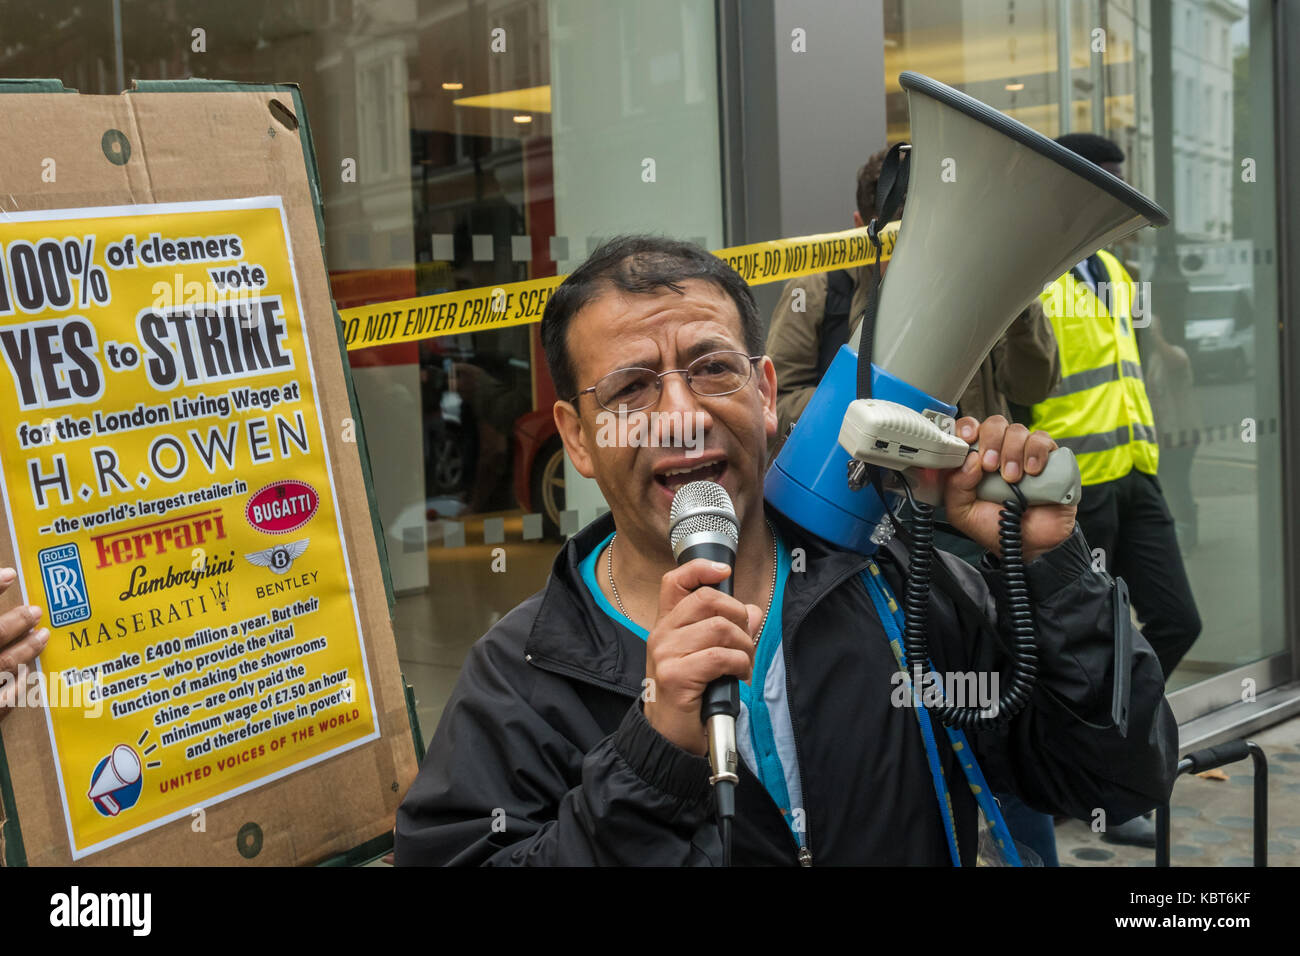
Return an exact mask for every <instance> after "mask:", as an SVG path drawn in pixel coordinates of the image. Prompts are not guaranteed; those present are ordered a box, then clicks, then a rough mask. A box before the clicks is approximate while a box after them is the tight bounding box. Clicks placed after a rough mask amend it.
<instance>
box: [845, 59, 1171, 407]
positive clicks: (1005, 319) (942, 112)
mask: <svg viewBox="0 0 1300 956" xmlns="http://www.w3.org/2000/svg"><path fill="white" fill-rule="evenodd" d="M898 82H899V84H900V85H901V86H902V87H903V89H905V90H907V92H908V98H907V100H908V111H909V113H910V116H911V122H912V152H911V166H912V168H911V175H910V181H909V183H908V193H907V216H906V221H905V223H904V225H903V227H902V228H901V229H900V230H899V233H898V242H897V244H896V245H895V247H894V251H893V256H892V258H891V259H890V262H889V270H888V272H887V274H886V276H885V278H884V281H883V283H882V285H881V289H880V307H879V310H878V315H877V320H876V339H875V347H874V349H873V352H874V354H873V356H872V361H874V362H875V363H876V364H877V365H879V366H880V367H881V368H884V369H888V370H889V372H890V374H891V375H894V376H896V377H898V378H901V379H902V380H903V381H905V382H907V383H909V384H910V385H913V386H915V387H916V388H918V389H920V390H921V391H923V392H925V393H927V394H929V395H932V396H934V397H935V398H937V399H940V400H941V401H944V402H947V403H950V404H951V403H954V402H956V401H957V399H958V398H959V397H960V396H961V393H962V392H963V391H965V389H966V386H967V385H968V384H969V383H970V380H971V378H973V377H974V375H975V372H976V371H977V370H978V369H979V366H980V363H981V362H983V361H984V356H986V355H987V354H988V352H989V350H990V349H991V348H992V347H993V346H994V344H995V343H996V342H997V340H998V339H999V338H1001V337H1002V335H1003V334H1004V333H1005V332H1006V330H1007V327H1008V326H1010V324H1011V322H1012V320H1013V319H1014V318H1015V317H1016V315H1017V314H1019V312H1020V311H1021V310H1022V309H1024V307H1025V306H1026V305H1028V304H1029V302H1030V301H1031V300H1032V299H1033V298H1034V297H1035V296H1037V295H1038V294H1039V293H1040V292H1042V291H1043V287H1044V286H1045V285H1046V284H1047V283H1049V282H1052V281H1053V280H1055V279H1057V278H1059V277H1060V276H1061V275H1063V274H1064V273H1065V272H1067V271H1068V270H1069V268H1070V266H1072V265H1074V264H1075V263H1076V262H1078V261H1079V260H1080V259H1083V258H1085V257H1087V256H1088V255H1089V254H1091V253H1093V252H1095V251H1096V250H1097V249H1099V248H1101V247H1102V246H1106V245H1109V244H1110V243H1112V242H1115V241H1116V240H1118V239H1121V238H1123V237H1124V236H1127V235H1129V234H1130V233H1133V232H1136V231H1137V230H1138V229H1141V228H1142V227H1143V226H1146V225H1152V226H1163V225H1165V224H1166V223H1168V222H1169V216H1168V215H1167V214H1166V213H1165V211H1164V210H1163V209H1161V208H1160V207H1159V206H1157V205H1156V204H1155V203H1153V202H1152V201H1151V200H1149V199H1147V198H1146V197H1145V196H1143V195H1142V194H1141V193H1140V192H1138V191H1137V190H1136V189H1134V188H1133V187H1131V186H1129V185H1128V184H1127V183H1125V182H1124V181H1123V180H1121V179H1118V178H1116V177H1115V176H1112V175H1111V174H1110V173H1108V172H1106V171H1105V170H1104V169H1101V168H1100V167H1099V166H1096V165H1094V164H1093V163H1090V162H1088V160H1086V159H1084V158H1083V157H1082V156H1079V155H1078V154H1077V153H1074V152H1071V151H1070V150H1068V149H1066V148H1065V147H1064V146H1061V145H1060V144H1059V143H1055V142H1053V141H1052V140H1050V139H1048V138H1047V137H1046V136H1043V135H1042V134H1041V133H1037V132H1035V131H1034V130H1032V129H1030V128H1029V127H1028V126H1025V125H1024V124H1023V123H1020V122H1017V121H1016V120H1013V119H1012V118H1011V117H1009V116H1006V115H1004V114H1002V113H999V112H998V111H997V110H995V109H992V108H991V107H989V106H987V105H985V104H984V103H981V102H980V101H979V100H976V99H973V98H971V97H969V96H967V95H966V94H965V93H960V92H958V91H957V90H954V89H953V88H952V87H949V86H945V85H944V84H942V83H940V82H938V81H936V80H932V79H930V78H929V77H928V76H922V75H921V74H919V73H912V72H910V71H909V72H904V73H902V74H900V75H899V78H898ZM922 293H923V294H922ZM850 345H851V346H852V347H853V348H854V350H855V351H856V349H857V340H856V338H855V339H854V340H853V341H852V342H851V343H850Z"/></svg>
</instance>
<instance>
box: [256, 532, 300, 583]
mask: <svg viewBox="0 0 1300 956" xmlns="http://www.w3.org/2000/svg"><path fill="white" fill-rule="evenodd" d="M310 540H311V539H310V538H303V539H302V540H300V541H290V542H289V543H288V544H277V545H276V546H275V547H273V548H267V549H266V550H265V551H253V552H251V553H249V554H246V555H244V560H246V561H247V562H248V563H249V564H255V565H257V566H258V567H259V568H270V569H271V570H272V571H274V572H275V573H276V574H284V572H286V571H288V570H289V569H290V568H291V567H293V562H294V561H296V560H297V559H298V558H300V557H301V556H302V553H303V552H304V551H306V550H307V543H308V542H309V541H310Z"/></svg>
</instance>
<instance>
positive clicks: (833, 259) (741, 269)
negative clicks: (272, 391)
mask: <svg viewBox="0 0 1300 956" xmlns="http://www.w3.org/2000/svg"><path fill="white" fill-rule="evenodd" d="M897 236H898V223H897V222H891V223H889V224H888V225H887V226H885V227H884V229H882V230H881V247H882V249H881V261H882V262H883V261H884V260H886V259H888V258H889V256H890V253H892V252H893V249H894V242H895V240H896V238H897ZM713 254H714V255H715V256H717V257H718V258H719V259H723V260H725V261H726V262H727V263H728V264H729V265H730V266H731V267H732V268H733V269H735V270H736V272H738V273H739V274H740V276H741V278H743V279H744V280H745V281H746V282H748V283H749V284H750V285H762V284H764V283H767V282H785V281H786V280H788V279H794V278H798V277H799V276H806V275H812V274H813V273H817V272H828V271H830V270H832V269H848V268H853V267H854V266H861V265H867V264H869V263H871V262H872V260H873V259H874V258H875V252H874V249H873V247H872V245H871V240H870V239H869V238H868V237H867V230H866V228H865V227H864V228H862V229H848V230H845V231H844V232H828V233H822V234H820V235H816V236H799V237H796V238H792V239H771V240H768V241H767V242H754V243H750V244H749V245H746V246H731V247H730V248H727V249H718V250H717V251H715V252H714V253H713ZM564 279H565V277H564V276H562V275H559V276H548V277H546V278H544V279H528V280H526V281H524V282H507V283H503V284H502V285H496V286H481V287H479V288H475V289H460V290H457V291H456V292H440V293H437V294H435V295H421V296H415V297H413V298H410V299H396V300H394V301H392V302H378V303H374V304H371V305H363V306H357V307H355V308H351V309H341V310H339V317H340V318H341V320H342V322H343V338H344V341H345V342H346V343H347V348H348V351H349V352H351V351H355V350H357V349H368V348H373V347H375V346H376V345H396V344H399V343H402V342H415V341H419V340H422V339H431V338H437V337H438V336H441V335H459V334H461V333H464V332H486V331H492V330H495V329H505V328H510V327H511V326H515V325H528V324H529V323H532V322H540V321H541V319H542V312H543V310H544V309H545V308H546V301H547V300H548V299H549V298H550V297H551V293H552V292H553V291H554V290H555V289H556V288H557V287H558V286H559V284H560V283H561V282H563V281H564Z"/></svg>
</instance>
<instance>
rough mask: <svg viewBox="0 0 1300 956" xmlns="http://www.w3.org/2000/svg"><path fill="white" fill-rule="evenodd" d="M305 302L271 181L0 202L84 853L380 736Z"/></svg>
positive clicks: (14, 510)
mask: <svg viewBox="0 0 1300 956" xmlns="http://www.w3.org/2000/svg"><path fill="white" fill-rule="evenodd" d="M301 301H302V298H301V296H300V294H299V288H298V280H297V277H296V275H295V272H294V263H293V257H292V254H291V246H290V243H289V240H288V227H287V224H286V219H285V213H284V208H283V205H282V202H281V200H280V199H279V198H278V197H262V198H250V199H240V200H225V201H220V202H204V203H180V204H162V205H138V206H120V207H104V208H93V209H67V210H56V211H50V210H45V211H41V212H33V213H26V214H24V213H7V214H5V215H4V216H3V217H0V353H2V354H3V357H4V362H5V367H6V369H7V371H8V374H7V375H0V460H2V462H3V485H4V487H3V491H4V506H5V509H6V512H7V517H8V520H9V526H10V528H11V531H12V539H13V540H12V542H11V543H12V546H13V548H14V552H15V554H17V555H18V573H19V575H20V584H21V587H22V591H23V594H24V596H25V600H27V601H29V602H31V603H34V604H37V605H39V606H41V607H42V608H44V610H45V616H44V619H43V623H44V624H45V625H46V626H48V627H49V628H50V632H51V637H50V642H49V644H48V646H47V648H46V650H45V652H44V653H43V654H42V657H41V671H40V674H39V677H40V683H41V686H42V692H43V694H44V699H45V702H46V705H47V706H46V719H47V723H48V728H49V733H50V738H51V741H52V744H53V750H54V754H55V766H56V770H57V773H58V777H59V781H58V782H59V790H60V792H61V794H62V797H63V814H64V818H65V820H66V823H67V828H68V834H69V838H70V840H71V845H72V853H73V857H74V858H81V857H84V856H86V855H88V854H91V853H94V852H96V851H97V850H102V849H104V848H106V847H108V846H112V845H114V844H116V843H119V842H120V841H122V840H125V839H128V838H130V837H132V836H135V835H137V834H140V833H143V832H145V831H147V830H150V829H153V828H155V827H157V826H160V825H161V824H163V823H165V822H167V821H169V820H174V819H177V818H179V817H182V816H190V815H194V814H196V813H197V811H199V810H201V809H202V808H204V807H208V806H211V805H213V804H214V803H217V802H219V801H222V800H226V799H229V798H231V797H233V796H236V795H237V794H240V793H243V792H246V791H248V790H250V789H252V788H255V787H258V786H260V785H262V784H265V783H267V782H269V781H271V780H275V779H279V778H281V777H283V776H285V775H287V774H290V773H293V772H294V771H295V770H299V769H302V768H303V767H306V766H309V765H311V764H314V763H317V762H319V761H322V760H325V759H327V758H329V757H331V756H334V755H336V754H339V753H342V752H343V751H345V750H348V749H351V748H353V747H356V746H359V745H361V744H364V743H366V742H367V741H370V740H373V739H375V738H376V737H377V736H378V728H377V725H376V721H375V717H374V713H373V706H372V695H371V686H370V673H369V669H368V667H367V662H366V655H365V652H364V649H363V645H362V641H361V625H360V619H359V616H358V609H357V602H356V599H355V594H354V589H353V577H352V573H353V565H352V562H351V561H350V559H349V555H348V553H347V550H346V548H345V546H344V535H343V525H342V519H341V516H340V513H339V500H338V497H337V494H336V489H335V487H334V479H333V473H332V471H331V468H330V461H329V454H328V449H327V445H326V440H325V435H326V432H325V429H327V428H332V427H333V428H337V427H343V426H342V425H341V423H336V422H334V423H332V422H327V421H324V420H322V416H321V414H320V411H319V405H318V391H317V387H316V381H315V375H314V372H313V371H312V368H313V367H312V363H311V360H310V356H311V351H310V350H311V346H312V343H310V342H309V341H308V338H307V335H306V323H305V322H304V317H303V315H302V313H301V311H300V305H299V304H300V302H301ZM318 347H322V348H331V347H334V343H332V342H330V343H318Z"/></svg>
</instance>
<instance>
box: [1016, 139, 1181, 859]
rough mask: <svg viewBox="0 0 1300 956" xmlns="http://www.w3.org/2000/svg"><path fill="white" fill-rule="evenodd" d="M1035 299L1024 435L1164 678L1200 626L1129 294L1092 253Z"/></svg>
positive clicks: (1109, 836) (1143, 835)
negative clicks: (1048, 439) (1078, 489)
mask: <svg viewBox="0 0 1300 956" xmlns="http://www.w3.org/2000/svg"><path fill="white" fill-rule="evenodd" d="M1057 142H1058V143H1060V144H1061V145H1062V146H1064V147H1065V148H1066V149H1069V150H1071V151H1073V152H1075V153H1077V154H1078V155H1080V156H1082V157H1083V158H1084V159H1086V160H1088V161H1089V162H1091V163H1094V164H1095V165H1097V166H1100V167H1101V168H1102V169H1104V170H1105V171H1106V172H1108V173H1110V174H1111V175H1113V176H1116V177H1121V170H1120V164H1121V163H1122V162H1123V161H1124V151H1123V150H1121V149H1120V148H1119V146H1117V145H1116V144H1115V143H1113V142H1111V141H1110V140H1109V139H1106V138H1105V137H1103V136H1098V135H1096V134H1094V133H1069V134H1067V135H1065V136H1062V137H1060V138H1058V139H1057ZM1121 178H1122V177H1121ZM1041 298H1042V300H1043V308H1044V309H1045V310H1046V312H1047V316H1048V318H1049V319H1050V320H1051V322H1052V327H1053V329H1054V330H1055V332H1056V340H1057V343H1058V346H1059V348H1060V353H1061V381H1060V384H1058V385H1057V386H1056V388H1055V389H1053V391H1052V394H1051V395H1049V396H1048V397H1047V398H1046V399H1044V400H1043V401H1041V402H1039V403H1038V404H1036V405H1034V406H1033V408H1032V410H1031V417H1030V427H1032V428H1035V429H1042V430H1043V431H1045V432H1047V433H1048V434H1050V435H1051V436H1052V437H1053V438H1055V439H1056V441H1057V442H1058V443H1059V444H1060V445H1061V446H1062V447H1064V448H1070V449H1072V450H1073V451H1074V453H1075V456H1076V457H1077V458H1078V462H1079V472H1080V475H1081V476H1082V479H1083V495H1082V498H1081V500H1080V503H1079V526H1080V527H1081V528H1082V529H1083V533H1084V536H1085V537H1086V538H1087V539H1088V543H1089V544H1090V545H1091V546H1092V547H1093V549H1094V557H1096V556H1100V558H1101V561H1102V563H1103V564H1104V566H1105V568H1106V570H1108V571H1109V572H1110V573H1111V574H1113V575H1115V576H1117V577H1122V578H1123V579H1124V580H1125V582H1126V583H1127V584H1128V587H1129V592H1130V594H1131V595H1132V601H1133V607H1134V608H1135V609H1136V611H1137V614H1138V618H1139V619H1140V620H1141V622H1142V633H1143V635H1144V636H1145V637H1146V638H1147V640H1148V641H1150V643H1151V646H1152V647H1153V648H1154V649H1155V651H1156V654H1157V655H1158V656H1159V658H1160V666H1161V669H1162V670H1163V672H1164V675H1165V679H1166V680H1168V678H1169V675H1170V674H1172V673H1173V671H1174V668H1175V667H1177V666H1178V662H1179V661H1180V660H1182V658H1183V655H1184V654H1186V653H1187V650H1188V648H1190V647H1191V646H1192V643H1193V642H1194V641H1195V640H1196V638H1197V637H1198V636H1199V635H1200V633H1201V619H1200V615H1199V613H1198V612H1197V609H1196V599H1195V598H1194V597H1193V596H1192V588H1191V584H1190V583H1189V582H1188V580H1187V570H1186V569H1185V568H1184V567H1183V557H1182V554H1181V552H1180V551H1179V549H1178V539H1177V537H1176V535H1175V531H1174V519H1173V517H1172V516H1171V515H1170V513H1169V507H1168V505H1167V504H1166V503H1165V496H1164V491H1163V489H1162V488H1161V485H1160V481H1159V479H1158V478H1157V477H1156V474H1157V467H1158V464H1159V457H1160V452H1159V445H1158V443H1157V440H1156V419H1155V416H1154V414H1153V413H1152V410H1151V402H1150V399H1149V398H1148V396H1147V389H1146V384H1145V382H1144V380H1143V374H1142V360H1141V357H1140V355H1139V353H1138V347H1137V337H1136V334H1135V330H1134V328H1133V305H1134V302H1135V301H1138V299H1137V285H1136V283H1134V281H1133V279H1132V277H1131V276H1130V275H1129V273H1128V271H1127V270H1126V269H1125V268H1124V266H1123V264H1122V263H1121V262H1120V261H1119V259H1117V258H1116V257H1115V256H1114V255H1112V254H1111V253H1109V252H1107V251H1106V250H1104V249H1102V250H1098V251H1097V252H1096V253H1095V254H1093V255H1091V256H1089V257H1088V258H1087V259H1084V260H1083V261H1081V262H1079V263H1078V264H1077V265H1076V266H1075V267H1074V268H1073V269H1071V270H1070V271H1069V272H1068V273H1066V274H1065V275H1063V276H1061V277H1060V278H1059V279H1057V280H1056V282H1054V283H1052V284H1051V285H1050V286H1048V287H1047V289H1045V290H1044V292H1043V294H1042V296H1041ZM1102 839H1104V840H1106V841H1108V842H1111V843H1132V844H1136V845H1139V846H1155V824H1154V823H1153V822H1152V821H1151V819H1150V818H1149V817H1137V818H1135V819H1133V820H1131V821H1129V822H1128V823H1125V824H1123V825H1119V826H1111V827H1108V828H1107V829H1106V831H1105V832H1104V833H1103V835H1102Z"/></svg>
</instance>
